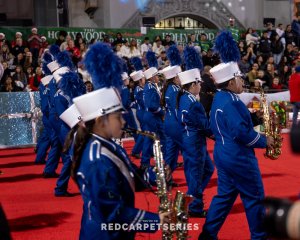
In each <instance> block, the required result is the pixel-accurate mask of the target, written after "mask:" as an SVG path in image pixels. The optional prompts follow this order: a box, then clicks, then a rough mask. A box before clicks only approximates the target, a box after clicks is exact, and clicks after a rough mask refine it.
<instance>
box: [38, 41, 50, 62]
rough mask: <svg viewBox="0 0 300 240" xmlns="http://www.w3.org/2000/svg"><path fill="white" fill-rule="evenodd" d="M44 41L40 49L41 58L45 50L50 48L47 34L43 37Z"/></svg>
mask: <svg viewBox="0 0 300 240" xmlns="http://www.w3.org/2000/svg"><path fill="white" fill-rule="evenodd" d="M41 39H42V42H41V48H40V51H39V58H41V57H42V56H43V54H44V51H45V49H46V48H48V45H49V43H48V42H47V38H46V37H45V36H42V37H41Z"/></svg>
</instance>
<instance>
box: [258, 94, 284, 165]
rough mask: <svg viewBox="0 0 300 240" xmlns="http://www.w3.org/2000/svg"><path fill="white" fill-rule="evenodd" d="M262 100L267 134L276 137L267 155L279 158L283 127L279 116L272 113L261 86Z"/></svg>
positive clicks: (273, 158)
mask: <svg viewBox="0 0 300 240" xmlns="http://www.w3.org/2000/svg"><path fill="white" fill-rule="evenodd" d="M260 100H261V103H262V109H263V125H264V131H265V134H266V136H272V137H273V139H274V145H273V146H272V147H267V149H266V153H265V156H266V157H267V158H270V159H272V160H275V159H278V157H279V156H280V155H281V147H282V137H281V134H280V133H281V128H280V125H279V118H278V116H277V114H276V113H275V112H273V113H271V114H270V111H269V105H268V101H267V97H266V95H265V93H264V91H263V89H262V88H261V92H260Z"/></svg>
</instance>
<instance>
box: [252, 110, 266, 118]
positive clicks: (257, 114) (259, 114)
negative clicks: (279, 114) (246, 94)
mask: <svg viewBox="0 0 300 240" xmlns="http://www.w3.org/2000/svg"><path fill="white" fill-rule="evenodd" d="M254 112H255V114H256V116H257V117H258V118H263V116H264V112H263V110H256V109H255V110H254Z"/></svg>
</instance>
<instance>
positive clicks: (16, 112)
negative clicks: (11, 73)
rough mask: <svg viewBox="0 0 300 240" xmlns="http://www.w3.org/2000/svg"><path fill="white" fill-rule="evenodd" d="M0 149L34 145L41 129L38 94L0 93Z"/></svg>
mask: <svg viewBox="0 0 300 240" xmlns="http://www.w3.org/2000/svg"><path fill="white" fill-rule="evenodd" d="M0 106H1V107H0V136H1V138H0V148H8V147H17V146H27V145H33V144H36V142H37V139H38V136H39V133H40V131H41V129H42V126H43V124H42V118H41V117H42V114H41V110H40V95H39V92H12V93H0Z"/></svg>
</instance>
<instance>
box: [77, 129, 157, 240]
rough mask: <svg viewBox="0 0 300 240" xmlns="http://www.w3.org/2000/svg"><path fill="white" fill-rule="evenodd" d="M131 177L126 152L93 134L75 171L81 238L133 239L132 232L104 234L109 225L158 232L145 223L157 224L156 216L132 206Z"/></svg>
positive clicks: (131, 170) (132, 190)
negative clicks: (79, 208) (79, 197)
mask: <svg viewBox="0 0 300 240" xmlns="http://www.w3.org/2000/svg"><path fill="white" fill-rule="evenodd" d="M133 176H134V169H133V166H132V165H131V162H130V160H129V158H128V156H127V154H126V152H125V150H124V149H123V148H122V147H121V146H119V145H117V144H116V143H114V142H113V141H111V140H106V139H103V138H101V137H99V136H97V135H94V134H93V135H92V137H91V139H90V140H89V142H88V143H87V145H86V147H85V149H84V151H83V154H82V157H81V163H80V167H79V169H78V172H77V182H78V185H79V188H80V191H81V194H82V197H83V201H84V206H83V216H82V222H81V231H80V239H85V240H88V239H96V238H92V237H91V233H93V234H94V236H98V237H101V239H102V240H103V239H134V236H135V232H136V231H134V230H131V231H126V229H125V230H122V229H121V230H115V231H114V230H111V231H106V230H105V226H107V224H109V223H111V224H116V223H119V224H124V225H122V226H129V225H130V224H132V225H131V226H133V227H136V226H137V225H140V226H141V230H140V231H145V232H154V231H156V230H157V227H158V226H157V224H155V226H156V227H155V228H154V229H150V227H149V225H148V224H149V223H150V222H152V223H159V216H158V214H154V213H150V212H146V211H143V210H140V209H137V208H135V207H134V190H135V185H134V178H133ZM106 229H107V228H106ZM102 236H103V237H102ZM105 237H107V238H105ZM99 239H100V238H99Z"/></svg>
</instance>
